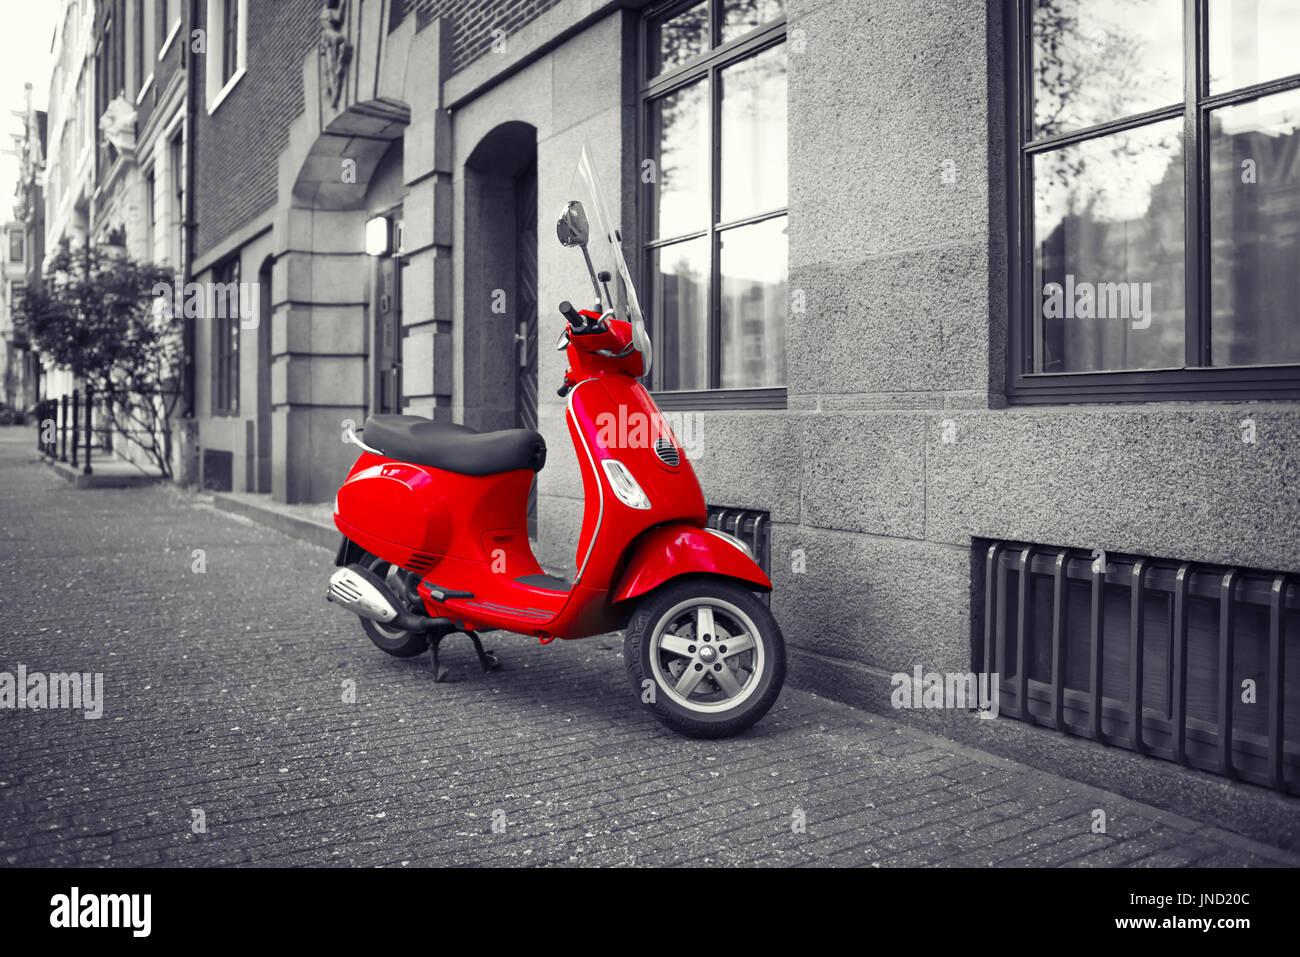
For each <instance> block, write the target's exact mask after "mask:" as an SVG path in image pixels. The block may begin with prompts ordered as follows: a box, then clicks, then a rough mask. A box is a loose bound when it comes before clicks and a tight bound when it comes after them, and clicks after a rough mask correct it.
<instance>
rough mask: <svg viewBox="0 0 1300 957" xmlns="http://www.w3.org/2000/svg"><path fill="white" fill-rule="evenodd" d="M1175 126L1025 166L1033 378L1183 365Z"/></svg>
mask: <svg viewBox="0 0 1300 957" xmlns="http://www.w3.org/2000/svg"><path fill="white" fill-rule="evenodd" d="M1181 129H1182V120H1181V119H1178V120H1168V121H1165V122H1161V123H1154V124H1151V125H1148V126H1142V127H1139V128H1137V129H1134V130H1128V131H1125V132H1123V133H1115V134H1111V135H1109V136H1103V137H1098V138H1097V139H1091V140H1086V141H1085V142H1082V143H1078V144H1076V145H1073V146H1069V147H1065V148H1062V149H1059V150H1053V151H1050V152H1047V153H1042V154H1039V155H1037V156H1035V157H1034V165H1033V177H1034V180H1033V190H1034V225H1033V229H1034V287H1033V295H1034V299H1033V301H1032V302H1031V303H1030V308H1031V310H1032V311H1033V313H1034V314H1035V315H1036V316H1037V317H1038V321H1037V323H1036V324H1035V333H1036V335H1035V340H1034V357H1035V361H1034V369H1035V371H1038V372H1092V371H1103V370H1119V369H1158V368H1170V367H1181V366H1182V365H1183V364H1184V357H1185V356H1184V326H1183V316H1184V313H1183V300H1184V295H1183V293H1184V290H1183V276H1184V264H1183V246H1184V243H1183V148H1182V137H1181V135H1180V132H1181Z"/></svg>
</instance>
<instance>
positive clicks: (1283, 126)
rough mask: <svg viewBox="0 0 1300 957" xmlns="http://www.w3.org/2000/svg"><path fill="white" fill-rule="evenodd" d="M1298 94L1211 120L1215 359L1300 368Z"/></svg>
mask: <svg viewBox="0 0 1300 957" xmlns="http://www.w3.org/2000/svg"><path fill="white" fill-rule="evenodd" d="M1297 303H1300V90H1291V91H1289V92H1287V93H1282V94H1279V95H1277V96H1269V97H1265V98H1263V99H1260V100H1253V101H1250V102H1247V103H1242V104H1240V105H1238V106H1227V107H1223V108H1221V109H1218V110H1215V111H1214V112H1213V113H1211V114H1210V308H1211V317H1210V330H1211V345H1210V356H1211V359H1212V362H1213V364H1214V365H1216V366H1221V365H1257V364H1263V363H1275V362H1300V312H1298V311H1297V310H1298V309H1300V306H1297Z"/></svg>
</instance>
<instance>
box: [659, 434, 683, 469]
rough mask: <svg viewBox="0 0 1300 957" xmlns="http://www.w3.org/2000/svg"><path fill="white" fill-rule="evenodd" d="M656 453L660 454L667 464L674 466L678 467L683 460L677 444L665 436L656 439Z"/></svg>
mask: <svg viewBox="0 0 1300 957" xmlns="http://www.w3.org/2000/svg"><path fill="white" fill-rule="evenodd" d="M655 455H657V456H659V458H660V459H661V460H662V461H663V463H664V464H665V465H669V466H672V467H673V468H677V466H678V465H679V464H681V461H682V457H681V456H680V455H679V454H678V453H677V446H675V445H673V443H672V440H671V439H668V438H666V437H664V436H660V437H659V438H657V439H655Z"/></svg>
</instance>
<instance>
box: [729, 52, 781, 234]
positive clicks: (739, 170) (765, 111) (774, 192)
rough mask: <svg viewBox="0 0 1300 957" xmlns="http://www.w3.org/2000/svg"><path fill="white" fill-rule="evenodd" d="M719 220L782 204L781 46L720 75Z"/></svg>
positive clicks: (743, 61) (736, 217) (742, 215)
mask: <svg viewBox="0 0 1300 957" xmlns="http://www.w3.org/2000/svg"><path fill="white" fill-rule="evenodd" d="M721 83H722V184H721V185H722V221H723V222H726V221H728V220H733V219H741V218H743V217H745V216H748V215H752V214H753V213H760V212H766V211H767V210H771V209H779V208H780V207H782V206H784V205H785V204H786V180H787V174H786V162H787V159H786V109H785V108H786V97H785V44H784V43H783V44H781V45H780V46H776V47H772V48H771V49H769V50H765V51H764V52H762V53H760V54H758V55H757V56H752V57H750V58H749V59H747V60H742V61H741V62H740V63H737V64H735V65H734V66H729V67H727V68H726V69H725V70H723V71H722V74H721Z"/></svg>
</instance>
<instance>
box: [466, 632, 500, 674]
mask: <svg viewBox="0 0 1300 957" xmlns="http://www.w3.org/2000/svg"><path fill="white" fill-rule="evenodd" d="M465 634H467V635H469V640H470V641H472V642H474V651H475V652H476V653H477V654H478V663H479V666H480V667H482V669H483V670H484V672H488V671H496V670H497V669H498V668H500V667H501V659H500V658H498V657H497V656H496V653H495V652H492V651H484V650H483V642H482V641H480V640H479V637H478V632H476V631H467V632H465Z"/></svg>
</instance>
